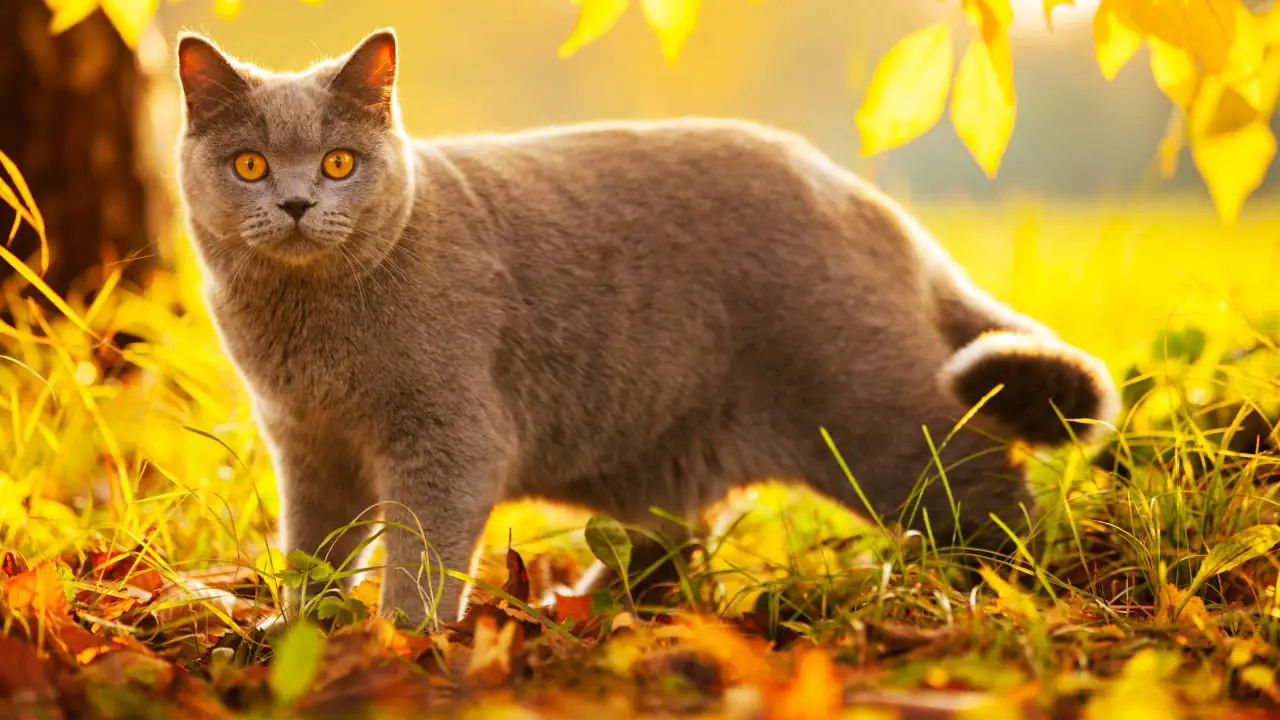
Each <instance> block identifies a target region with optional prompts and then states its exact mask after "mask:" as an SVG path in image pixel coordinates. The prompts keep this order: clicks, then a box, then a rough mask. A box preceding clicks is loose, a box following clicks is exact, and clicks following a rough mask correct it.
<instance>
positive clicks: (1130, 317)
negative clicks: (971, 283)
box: [0, 201, 1280, 720]
mask: <svg viewBox="0 0 1280 720" xmlns="http://www.w3.org/2000/svg"><path fill="white" fill-rule="evenodd" d="M914 209H915V210H916V211H917V212H918V213H919V214H920V215H921V216H922V217H923V218H924V219H925V220H926V222H927V224H928V225H929V226H930V227H931V228H932V229H933V230H934V231H935V233H936V234H937V235H939V237H940V239H941V240H942V242H943V243H944V245H946V246H947V247H948V249H950V250H951V251H952V252H953V254H954V255H955V256H956V258H957V259H958V260H959V261H960V262H961V263H962V264H963V265H964V266H965V267H966V268H968V269H969V270H970V272H971V274H972V275H973V277H974V279H975V280H976V281H977V282H978V283H979V284H981V285H983V286H984V287H987V288H989V289H990V290H991V291H992V292H993V293H995V294H996V295H998V296H999V297H1001V298H1002V299H1005V300H1007V301H1009V302H1011V303H1012V304H1013V305H1014V306H1015V307H1017V308H1018V309H1020V310H1023V311H1026V312H1028V313H1031V314H1032V315H1035V316H1037V317H1039V318H1040V319H1042V320H1044V321H1045V322H1046V323H1048V324H1049V325H1050V326H1052V327H1053V328H1055V329H1056V330H1057V331H1058V332H1060V333H1061V334H1062V335H1063V336H1064V337H1065V338H1067V339H1068V340H1069V341H1071V342H1073V343H1076V344H1078V345H1080V346H1082V347H1084V348H1086V349H1088V350H1090V351H1092V352H1095V353H1097V354H1098V355H1100V356H1101V357H1103V358H1104V359H1106V360H1107V362H1108V363H1109V365H1110V367H1111V368H1112V370H1113V372H1114V374H1115V376H1116V378H1117V380H1118V381H1123V382H1125V386H1124V396H1125V400H1126V411H1125V416H1124V418H1123V419H1122V422H1121V423H1120V426H1121V429H1120V432H1119V433H1118V434H1117V435H1116V437H1115V438H1114V439H1113V440H1112V441H1111V442H1110V443H1108V444H1107V445H1106V446H1105V447H1103V448H1101V449H1099V448H1073V449H1069V450H1066V451H1062V452H1056V453H1042V454H1036V455H1031V456H1029V457H1028V460H1029V466H1030V467H1031V468H1032V470H1031V472H1032V476H1033V479H1034V480H1035V482H1036V484H1037V488H1038V490H1039V491H1040V496H1041V498H1042V502H1043V505H1044V515H1043V517H1042V518H1040V519H1039V520H1038V521H1037V523H1036V526H1035V533H1034V539H1035V542H1034V543H1028V544H1026V545H1023V546H1021V547H1020V550H1019V552H1017V553H1015V555H1014V556H1012V557H1007V558H1006V557H989V556H984V557H976V556H973V555H967V556H966V557H964V558H960V557H956V556H954V555H949V554H947V553H944V552H940V551H938V550H937V549H936V548H934V547H932V545H931V544H930V543H929V542H927V539H921V538H920V537H918V536H903V535H902V534H901V533H898V532H896V531H895V530H894V528H893V527H892V523H889V522H887V521H888V520H890V519H884V520H885V521H886V523H887V525H888V527H887V529H886V530H884V531H882V530H881V529H880V528H879V527H878V526H877V525H876V524H875V523H873V522H869V521H868V519H867V518H857V517H855V516H853V515H852V514H850V513H849V512H847V511H846V510H844V509H841V508H838V507H836V506H834V505H832V504H831V503H829V502H826V501H824V500H822V499H819V498H815V497H812V496H810V495H807V494H804V493H799V492H794V491H791V490H789V489H787V488H785V487H784V486H781V485H777V484H769V483H765V484H763V485H762V486H760V487H758V488H755V489H752V490H750V491H747V492H743V493H740V494H739V495H737V496H735V497H733V498H731V499H730V501H729V502H728V503H727V504H726V507H725V508H721V509H719V511H718V512H717V513H715V515H714V517H712V518H710V519H709V520H708V522H709V524H710V525H711V526H712V532H711V535H710V536H709V537H707V538H706V540H705V542H704V547H703V551H702V560H701V562H700V564H698V565H697V566H696V567H695V568H694V570H693V572H692V574H691V575H690V577H688V578H687V580H688V582H687V583H686V585H685V586H684V587H683V588H681V589H680V601H679V602H680V608H681V610H680V611H679V612H677V613H675V614H674V615H673V616H671V617H662V618H659V619H658V620H656V621H647V620H638V619H636V617H635V616H634V615H632V614H631V613H630V612H629V610H628V605H629V602H628V598H626V597H624V596H621V595H619V594H617V593H615V594H614V595H612V596H597V597H594V598H592V599H591V601H590V602H580V601H560V602H558V603H556V604H555V605H554V606H553V607H549V608H542V609H535V608H531V607H530V606H529V605H528V604H527V602H525V601H528V600H529V599H531V598H537V597H539V596H541V595H542V593H543V592H544V591H546V590H548V589H550V588H552V586H553V585H554V583H556V582H570V581H572V580H573V579H574V578H575V577H576V575H577V574H578V573H580V572H581V570H582V569H583V568H584V567H585V565H586V563H587V562H589V561H590V559H591V550H590V549H589V548H588V547H587V543H586V542H585V541H584V537H583V532H582V528H583V524H584V522H586V520H587V517H586V516H585V515H583V514H581V513H578V512H575V511H572V510H570V509H565V508H552V507H547V506H542V505H536V504H532V503H520V504H515V505H511V506H506V507H503V508H501V509H500V510H499V511H498V512H496V513H495V514H494V516H493V517H492V518H491V520H490V525H489V531H488V533H487V543H488V544H487V551H486V554H485V557H484V559H483V562H482V565H481V571H480V573H479V575H480V577H481V579H482V580H484V582H485V586H486V588H487V589H486V591H485V592H484V593H483V594H484V595H485V597H489V598H492V599H491V601H490V604H489V605H487V606H485V608H484V609H483V610H481V611H480V612H478V613H477V614H476V615H475V616H473V618H472V621H471V622H469V623H467V624H465V625H463V626H458V627H451V628H447V629H442V630H440V631H437V632H433V633H428V634H422V635H420V634H416V633H404V632H399V631H396V630H394V629H393V628H392V627H391V626H390V625H389V624H387V623H386V622H382V621H379V620H374V619H368V617H367V616H368V613H369V611H370V610H371V609H373V608H372V605H373V604H374V600H375V598H376V592H373V591H374V590H375V587H374V584H373V581H367V582H366V583H364V584H362V585H360V586H358V587H357V589H356V591H355V592H354V593H353V595H352V597H349V598H340V597H336V596H335V597H330V598H327V599H321V600H320V601H319V602H318V603H317V604H316V606H315V608H314V609H315V610H316V612H317V617H316V619H315V620H314V621H313V622H311V623H299V624H297V625H295V626H292V627H290V628H289V629H287V630H285V631H283V632H282V633H280V634H277V635H273V636H272V637H271V639H270V640H269V641H268V640H267V639H266V638H265V637H264V635H263V633H261V632H258V631H255V630H253V626H254V624H255V623H256V622H258V621H259V620H261V619H262V618H264V617H266V616H269V615H270V614H271V613H272V612H273V610H274V608H275V607H276V606H277V597H278V593H279V591H280V588H281V586H282V585H287V584H289V583H292V582H296V581H297V579H298V574H299V572H304V571H305V572H310V573H312V574H313V575H332V574H334V573H335V572H341V571H342V569H341V568H338V569H336V570H335V568H333V567H332V566H330V565H326V564H324V563H316V562H312V561H310V560H308V559H306V558H299V557H294V558H284V557H282V556H281V555H280V553H279V552H277V551H274V550H272V549H271V546H272V544H273V528H274V516H275V514H276V510H277V500H276V494H275V489H274V484H273V479H272V475H271V469H270V463H269V459H268V457H267V455H266V452H265V450H264V448H263V446H262V444H261V442H260V441H259V440H258V438H257V435H256V431H255V428H254V425H253V422H252V420H251V418H250V415H249V410H248V405H247V402H246V397H245V394H244V391H243V390H242V388H241V387H240V384H239V381H238V378H237V376H236V374H235V372H234V371H233V370H232V369H231V367H230V366H229V364H228V363H227V361H226V360H225V358H224V357H223V355H222V353H221V351H220V348H219V345H218V341H217V339H216V337H215V336H214V334H213V331H212V329H211V326H210V323H209V320H208V318H207V316H206V315H205V313H204V311H203V309H202V307H201V304H200V298H199V290H198V276H197V270H196V268H195V267H194V265H193V263H192V261H191V257H190V253H189V252H183V253H181V254H180V255H179V262H178V265H177V267H176V268H175V270H174V271H173V272H172V273H162V274H159V275H158V276H157V277H156V278H155V279H154V281H153V282H152V283H151V284H150V286H149V287H147V288H146V289H145V291H137V290H136V289H130V288H125V287H121V286H114V284H113V283H108V287H106V288H104V289H103V290H102V291H101V292H99V293H97V294H96V295H95V296H94V299H93V300H92V302H91V303H89V304H86V303H85V302H84V300H83V298H77V297H67V298H66V303H67V305H68V306H69V309H70V310H72V311H73V314H74V315H76V316H78V318H79V319H80V320H82V321H83V324H84V325H85V326H86V327H87V328H88V329H89V330H91V331H92V333H93V335H96V336H97V337H99V338H104V339H106V338H110V339H112V341H113V345H114V346H112V345H104V344H102V343H100V342H97V341H95V340H94V339H93V336H92V335H90V334H89V333H87V332H85V330H84V329H82V328H79V327H77V326H76V324H75V323H74V322H73V321H72V320H71V319H69V318H68V317H65V316H63V315H60V314H57V313H50V314H41V313H38V312H37V311H36V310H34V309H33V306H32V305H30V304H29V303H27V302H26V301H24V300H23V299H21V298H20V297H18V295H17V294H15V293H14V291H12V290H11V291H9V293H8V294H7V295H6V296H5V298H4V300H3V302H4V304H5V305H6V306H7V307H9V308H10V309H11V311H12V313H13V314H14V315H15V316H16V318H17V328H18V336H5V337H3V338H0V424H2V425H3V426H4V430H0V533H2V534H0V545H2V549H3V550H5V551H7V553H6V554H5V556H4V561H3V567H2V568H0V572H2V573H3V574H0V580H3V582H4V585H3V591H2V592H0V613H2V614H3V618H4V623H5V637H0V688H6V689H7V690H8V692H7V693H3V694H0V697H3V696H4V695H7V696H8V698H9V700H8V701H7V702H8V705H5V704H3V703H4V701H0V716H3V717H24V718H25V717H31V718H37V717H98V716H101V717H179V716H182V717H187V718H196V717H200V718H203V717H210V718H220V717H237V716H246V717H284V716H291V715H297V716H305V715H307V714H326V713H327V716H334V714H337V715H338V716H348V715H350V716H360V715H359V713H361V712H366V711H367V712H371V713H372V712H377V713H382V715H381V716H386V717H395V716H401V715H402V714H412V713H415V712H421V711H423V710H424V709H427V708H430V709H433V710H436V711H439V712H441V713H467V714H468V716H469V717H507V718H525V717H530V718H532V717H583V716H588V715H589V714H592V713H594V714H595V715H596V716H599V717H630V716H642V715H644V716H654V717H659V716H670V715H689V716H700V717H733V718H753V717H769V718H792V719H798V718H828V717H831V718H835V717H840V718H891V717H910V718H916V717H919V718H923V717H942V716H948V715H951V714H954V715H955V716H957V717H977V716H979V715H982V716H985V717H987V718H992V719H994V718H996V717H1000V718H1004V717H1049V716H1053V717H1076V716H1081V715H1083V716H1086V717H1090V718H1097V719H1098V720H1101V719H1103V718H1111V717H1117V718H1146V717H1150V718H1174V717H1183V716H1186V717H1192V716H1195V717H1201V716H1203V717H1264V716H1268V713H1270V715H1269V716H1271V717H1275V716H1277V713H1280V711H1278V710H1277V709H1276V708H1277V705H1280V681H1278V680H1277V672H1276V671H1277V668H1280V580H1278V577H1280V572H1278V571H1280V561H1278V560H1277V557H1276V553H1275V552H1274V551H1273V546H1275V545H1276V544H1277V543H1280V526H1278V525H1277V520H1278V519H1280V504H1277V502H1278V501H1280V455H1277V454H1275V449H1276V446H1277V437H1276V433H1275V429H1274V428H1275V422H1276V418H1277V411H1278V410H1280V348H1278V346H1277V343H1280V293H1278V292H1277V291H1276V289H1275V284H1276V281H1275V279H1274V278H1273V277H1272V275H1273V274H1274V272H1275V269H1276V268H1280V207H1276V208H1268V207H1267V206H1266V205H1264V204H1261V203H1258V204H1255V205H1252V206H1250V207H1249V208H1247V210H1246V213H1245V217H1244V218H1243V219H1242V220H1241V222H1240V224H1239V225H1238V226H1237V227H1235V228H1233V229H1230V230H1228V229H1224V228H1223V227H1222V226H1220V225H1219V223H1218V221H1217V219H1216V217H1215V216H1214V214H1213V213H1212V211H1211V210H1210V209H1209V208H1208V207H1207V206H1203V207H1202V206H1201V205H1200V204H1199V203H1197V202H1187V203H1178V204H1169V205H1167V206H1141V207H1136V208H1135V207H1129V206H1123V205H1115V206H1100V205H1088V206H1085V205H1073V204H1064V203H1045V202H1035V201H1026V202H1023V203H1011V204H1009V205H1007V206H1004V207H998V208H996V207H990V206H986V207H978V206H965V205H932V206H919V207H916V208H914ZM33 292H34V291H32V290H29V289H28V290H27V291H26V292H25V293H24V294H27V295H30V294H32V293H33ZM26 335H38V336H41V337H52V338H55V340H53V341H52V342H37V341H35V340H33V339H31V338H30V337H26ZM1014 451H1016V452H1025V451H1024V450H1022V449H1014ZM744 511H745V513H746V514H745V515H741V516H739V514H740V513H742V512H744ZM726 533H727V534H726ZM961 559H963V560H965V565H964V566H963V567H962V566H961V565H960V564H959V563H957V560H961ZM965 567H969V568H972V567H978V568H980V569H979V570H978V571H977V572H976V573H973V572H969V571H966V570H965V569H964V568H965ZM641 570H643V569H642V568H633V571H637V572H638V571H641ZM522 577H524V578H525V580H524V581H523V582H522V581H521V578H522ZM504 598H505V599H504ZM320 628H324V629H323V631H322V630H320Z"/></svg>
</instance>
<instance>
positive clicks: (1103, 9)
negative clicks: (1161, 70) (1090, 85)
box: [1093, 0, 1142, 80]
mask: <svg viewBox="0 0 1280 720" xmlns="http://www.w3.org/2000/svg"><path fill="white" fill-rule="evenodd" d="M1141 44H1142V32H1141V31H1139V30H1138V28H1137V27H1136V26H1135V25H1134V24H1133V20H1132V18H1130V17H1129V15H1128V13H1127V12H1126V9H1125V7H1124V5H1123V4H1122V3H1121V2H1120V0H1102V4H1101V5H1099V6H1098V10H1097V12H1096V13H1095V14H1094V16H1093V45H1094V52H1095V53H1096V54H1097V57H1098V67H1100V68H1101V69H1102V75H1103V77H1105V78H1106V79H1108V80H1114V79H1115V77H1116V75H1117V74H1118V73H1119V72H1120V70H1121V69H1122V68H1124V66H1125V65H1126V64H1127V63H1128V62H1129V60H1130V59H1131V58H1132V57H1133V54H1134V53H1136V52H1138V47H1139V46H1140V45H1141Z"/></svg>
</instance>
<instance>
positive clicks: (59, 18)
mask: <svg viewBox="0 0 1280 720" xmlns="http://www.w3.org/2000/svg"><path fill="white" fill-rule="evenodd" d="M44 2H45V5H48V6H49V11H50V12H52V13H53V18H52V19H51V20H50V21H49V32H51V33H53V34H55V35H56V34H58V33H60V32H62V31H64V30H66V29H68V28H70V27H72V26H73V25H75V24H76V23H78V22H80V21H81V20H84V19H85V18H87V17H89V14H90V13H92V12H93V11H94V10H97V9H98V0H44Z"/></svg>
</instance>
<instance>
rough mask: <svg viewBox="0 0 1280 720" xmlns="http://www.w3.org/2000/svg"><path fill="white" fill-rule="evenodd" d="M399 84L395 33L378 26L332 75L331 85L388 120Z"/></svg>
mask: <svg viewBox="0 0 1280 720" xmlns="http://www.w3.org/2000/svg"><path fill="white" fill-rule="evenodd" d="M395 84H396V33H395V31H394V30H391V29H386V30H378V31H376V32H373V33H371V34H370V35H369V36H368V37H366V38H365V39H364V40H362V41H361V42H360V44H359V45H358V46H357V47H356V49H355V50H352V51H351V54H350V55H348V56H347V58H346V60H345V61H344V62H343V64H342V68H341V69H339V70H338V72H337V74H336V75H334V76H333V81H332V82H331V83H330V86H329V87H330V88H331V89H332V90H333V91H334V92H336V93H340V94H342V95H345V96H347V97H349V98H351V99H353V100H355V101H356V102H357V103H359V104H360V105H362V106H363V107H365V108H366V109H367V110H369V111H370V112H372V113H374V114H376V115H377V116H379V117H380V118H383V119H385V120H388V121H389V120H390V119H391V112H392V108H391V102H392V95H393V91H394V89H395Z"/></svg>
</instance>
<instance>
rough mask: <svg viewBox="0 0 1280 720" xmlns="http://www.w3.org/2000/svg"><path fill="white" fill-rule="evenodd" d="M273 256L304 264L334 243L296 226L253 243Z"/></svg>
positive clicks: (285, 260)
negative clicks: (313, 235)
mask: <svg viewBox="0 0 1280 720" xmlns="http://www.w3.org/2000/svg"><path fill="white" fill-rule="evenodd" d="M252 244H253V245H256V246H257V248H258V249H259V250H261V251H263V252H265V253H267V254H268V255H271V256H272V257H274V258H276V259H278V260H283V261H284V262H287V263H290V264H302V263H306V262H308V261H310V260H313V259H315V258H317V257H319V256H321V255H324V254H325V253H327V252H328V251H329V249H330V248H331V247H332V245H333V244H332V243H326V242H323V241H321V240H319V239H317V238H314V237H311V236H310V235H308V234H307V233H306V232H304V231H303V230H302V228H300V227H294V228H291V229H289V230H288V231H286V232H284V233H281V234H279V235H277V236H275V237H271V238H264V239H262V240H260V241H259V242H257V243H252Z"/></svg>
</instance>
